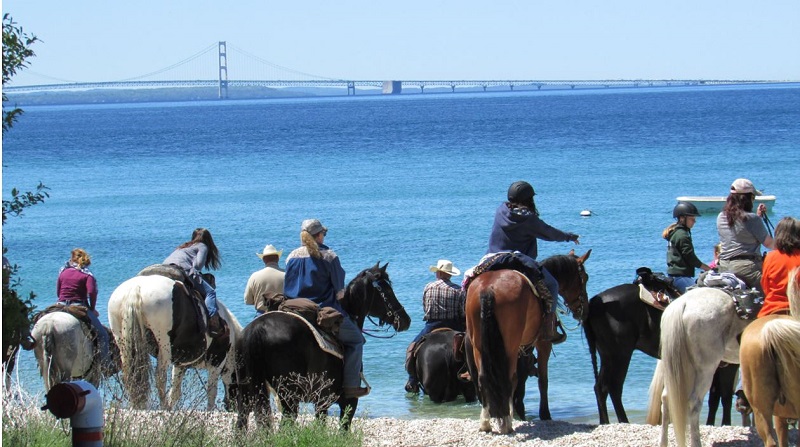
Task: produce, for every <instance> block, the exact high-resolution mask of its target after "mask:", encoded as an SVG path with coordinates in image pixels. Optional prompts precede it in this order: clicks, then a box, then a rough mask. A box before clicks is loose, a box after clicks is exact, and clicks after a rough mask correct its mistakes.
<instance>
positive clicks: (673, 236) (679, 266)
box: [662, 202, 711, 293]
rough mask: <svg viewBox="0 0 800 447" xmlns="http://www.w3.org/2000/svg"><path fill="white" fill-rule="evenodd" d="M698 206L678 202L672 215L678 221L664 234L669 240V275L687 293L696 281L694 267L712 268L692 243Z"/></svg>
mask: <svg viewBox="0 0 800 447" xmlns="http://www.w3.org/2000/svg"><path fill="white" fill-rule="evenodd" d="M699 215H700V213H698V212H697V207H696V206H694V205H693V204H691V203H689V202H678V204H677V205H675V208H673V209H672V217H674V218H675V219H677V220H678V221H677V222H676V223H673V224H671V225H670V226H668V227H667V228H665V229H664V233H663V234H662V236H663V237H664V239H666V240H667V242H668V244H667V275H669V276H670V277H671V278H673V285H675V287H676V288H677V289H678V290H680V292H681V293H686V288H687V287H689V286H691V285H693V284H694V283H695V280H694V269H695V268H700V269H702V270H703V271H708V270H710V269H711V268H710V267H709V266H708V265H706V264H704V263H703V261H701V260H700V259H699V258H698V257H697V255H696V254H695V253H694V244H692V227H694V224H695V222H697V216H699Z"/></svg>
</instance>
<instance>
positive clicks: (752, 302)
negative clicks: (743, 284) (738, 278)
mask: <svg viewBox="0 0 800 447" xmlns="http://www.w3.org/2000/svg"><path fill="white" fill-rule="evenodd" d="M729 293H730V294H731V297H733V304H734V306H735V307H736V315H738V316H739V318H741V319H742V320H755V319H756V317H757V316H758V312H760V311H761V307H762V306H763V305H764V295H762V294H761V292H759V291H758V290H756V289H750V290H740V289H736V290H733V291H730V292H729Z"/></svg>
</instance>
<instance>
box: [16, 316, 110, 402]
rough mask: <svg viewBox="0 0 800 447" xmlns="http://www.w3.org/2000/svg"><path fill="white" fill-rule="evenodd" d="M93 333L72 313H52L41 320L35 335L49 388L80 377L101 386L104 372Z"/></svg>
mask: <svg viewBox="0 0 800 447" xmlns="http://www.w3.org/2000/svg"><path fill="white" fill-rule="evenodd" d="M92 336H93V334H92V332H91V331H90V329H89V327H88V326H87V325H86V324H84V323H82V322H81V321H80V320H78V319H77V318H75V317H74V316H73V315H72V314H70V313H68V312H50V313H47V314H44V315H42V316H41V318H39V319H38V321H37V322H36V324H34V326H33V329H32V330H31V337H33V340H34V343H35V345H34V348H33V354H34V356H35V357H36V363H37V364H38V365H39V373H40V374H41V375H42V379H43V380H44V389H45V391H49V390H50V388H52V387H53V386H54V385H57V384H59V383H61V382H66V381H68V380H72V379H76V378H82V379H84V380H86V381H87V382H89V383H91V384H92V385H94V386H95V387H99V386H100V381H101V379H102V378H103V371H102V368H101V366H100V362H99V361H96V359H95V350H94V342H93V341H92Z"/></svg>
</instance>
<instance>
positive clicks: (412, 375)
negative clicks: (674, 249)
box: [405, 341, 419, 393]
mask: <svg viewBox="0 0 800 447" xmlns="http://www.w3.org/2000/svg"><path fill="white" fill-rule="evenodd" d="M416 347H417V343H416V342H413V341H412V342H411V344H409V345H408V348H407V349H406V363H405V367H406V372H407V373H408V381H407V382H406V386H405V390H406V392H407V393H419V381H418V380H417V375H416V374H417V362H416V360H417V359H416V357H415V356H414V350H415V349H416Z"/></svg>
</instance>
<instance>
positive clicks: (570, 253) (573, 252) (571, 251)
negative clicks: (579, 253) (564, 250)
mask: <svg viewBox="0 0 800 447" xmlns="http://www.w3.org/2000/svg"><path fill="white" fill-rule="evenodd" d="M569 255H570V256H575V249H574V248H573V249H572V250H570V251H569Z"/></svg>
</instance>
